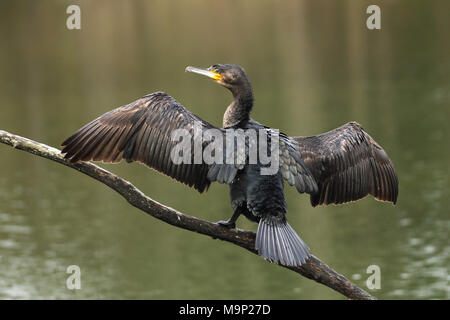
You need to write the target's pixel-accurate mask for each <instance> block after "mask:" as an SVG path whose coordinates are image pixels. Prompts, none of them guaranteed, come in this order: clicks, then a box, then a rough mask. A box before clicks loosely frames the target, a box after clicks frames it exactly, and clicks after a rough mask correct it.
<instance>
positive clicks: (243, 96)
mask: <svg viewBox="0 0 450 320" xmlns="http://www.w3.org/2000/svg"><path fill="white" fill-rule="evenodd" d="M231 92H232V93H233V102H231V104H230V105H229V106H228V108H227V110H226V111H225V114H224V115H223V127H224V128H227V127H232V126H236V125H239V124H240V123H242V122H245V121H247V120H248V119H250V111H251V110H252V107H253V91H252V88H251V86H250V84H248V85H246V86H244V87H241V88H240V89H239V90H237V91H235V92H233V90H232V91H231Z"/></svg>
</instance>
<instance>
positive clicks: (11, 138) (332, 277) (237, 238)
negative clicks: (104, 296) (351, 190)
mask: <svg viewBox="0 0 450 320" xmlns="http://www.w3.org/2000/svg"><path fill="white" fill-rule="evenodd" d="M0 142H1V143H4V144H7V145H10V146H12V147H13V148H16V149H20V150H23V151H26V152H29V153H32V154H34V155H37V156H40V157H44V158H47V159H50V160H52V161H55V162H58V163H60V164H63V165H65V166H68V167H70V168H73V169H76V170H78V171H81V172H82V173H84V174H86V175H88V176H90V177H92V178H94V179H96V180H98V181H100V182H102V183H104V184H106V185H107V186H108V187H110V188H111V189H113V190H114V191H116V192H118V193H119V194H120V195H121V196H122V197H124V198H125V199H126V200H127V201H128V202H129V203H130V204H131V205H132V206H134V207H136V208H138V209H140V210H142V211H144V212H145V213H147V214H149V215H151V216H153V217H155V218H157V219H160V220H162V221H164V222H167V223H169V224H171V225H173V226H175V227H178V228H182V229H186V230H190V231H195V232H198V233H201V234H204V235H207V236H210V237H212V238H214V239H220V240H224V241H228V242H231V243H233V244H235V245H238V246H240V247H242V248H245V249H247V250H249V251H251V252H253V253H255V254H257V252H256V250H255V247H254V242H255V233H254V232H251V231H244V230H236V229H227V228H224V227H222V226H220V225H218V224H216V223H212V222H209V221H205V220H201V219H198V218H195V217H192V216H189V215H186V214H183V213H181V212H178V211H176V210H174V209H172V208H170V207H167V206H165V205H162V204H160V203H158V202H156V201H154V200H152V199H151V198H149V197H147V196H146V195H145V194H144V193H142V192H141V191H140V190H139V189H137V188H136V187H135V186H133V185H132V184H131V183H130V182H128V181H126V180H124V179H122V178H120V177H118V176H116V175H115V174H113V173H111V172H109V171H107V170H105V169H103V168H100V167H99V166H96V165H95V164H92V163H90V162H80V163H74V164H72V163H69V162H68V161H66V160H65V159H64V157H63V156H62V155H61V152H60V150H59V149H56V148H53V147H50V146H47V145H45V144H42V143H39V142H36V141H33V140H30V139H27V138H24V137H21V136H18V135H14V134H11V133H8V132H6V131H3V130H0ZM283 267H284V266H283ZM285 268H288V269H290V270H292V271H294V272H297V273H299V274H300V275H302V276H304V277H307V278H309V279H312V280H314V281H317V282H319V283H321V284H324V285H326V286H328V287H330V288H332V289H334V290H336V291H337V292H340V293H341V294H343V295H344V296H346V297H347V298H349V299H361V300H373V299H376V298H375V297H373V296H372V295H370V294H369V293H367V292H366V291H364V290H363V289H361V288H359V287H357V286H356V285H355V284H353V283H352V282H350V281H349V280H348V279H347V278H345V277H344V276H343V275H341V274H338V273H337V272H336V271H334V270H333V269H331V268H330V267H329V266H328V265H326V264H325V263H323V262H322V261H320V260H319V259H318V258H317V257H315V256H313V255H312V256H311V257H310V259H308V261H307V262H306V263H305V264H303V265H302V266H301V267H285Z"/></svg>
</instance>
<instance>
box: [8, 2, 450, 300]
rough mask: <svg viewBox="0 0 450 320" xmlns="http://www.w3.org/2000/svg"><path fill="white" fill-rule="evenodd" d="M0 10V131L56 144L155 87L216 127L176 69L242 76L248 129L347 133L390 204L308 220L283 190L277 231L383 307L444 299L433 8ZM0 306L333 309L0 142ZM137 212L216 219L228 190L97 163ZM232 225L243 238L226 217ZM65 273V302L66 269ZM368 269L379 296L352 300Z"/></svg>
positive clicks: (444, 152)
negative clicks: (60, 303) (73, 272)
mask: <svg viewBox="0 0 450 320" xmlns="http://www.w3.org/2000/svg"><path fill="white" fill-rule="evenodd" d="M372 2H376V1H361V0H358V1H357V0H355V1H325V0H323V1H300V2H298V1H295V2H294V1H292V2H285V3H284V4H283V5H281V4H278V2H271V1H261V2H258V4H257V5H255V3H253V2H250V1H227V2H216V1H215V2H213V3H211V2H210V1H189V2H188V1H177V2H174V1H149V2H146V1H127V2H125V1H77V2H76V3H77V4H80V7H81V12H82V25H81V27H82V28H81V30H72V31H69V30H68V29H67V28H66V18H67V16H68V15H67V14H66V7H67V5H68V4H70V2H67V1H66V2H61V1H48V0H45V1H39V2H38V1H1V2H0V39H1V41H0V70H1V71H0V129H3V130H7V131H10V132H12V133H16V134H19V135H23V136H26V137H29V138H31V139H34V140H38V141H41V142H44V143H46V144H49V145H52V146H58V145H59V144H60V143H61V142H62V141H63V140H64V139H65V138H66V137H68V136H69V135H70V134H72V133H73V132H74V131H75V130H76V129H78V128H79V127H80V126H81V125H83V124H85V123H87V122H88V121H90V120H92V119H93V118H94V117H96V116H98V115H100V114H102V113H103V112H106V111H108V110H110V109H112V108H113V107H117V106H119V105H122V104H126V103H128V102H130V101H133V100H134V99H136V98H138V97H141V96H143V95H145V94H147V93H150V92H153V91H157V90H163V91H166V92H168V93H169V94H171V95H172V96H174V97H175V98H177V99H178V100H179V101H180V102H181V103H183V104H184V105H185V106H186V107H188V108H189V109H190V110H191V111H193V112H194V113H196V114H197V115H199V116H200V117H202V118H203V119H205V120H207V121H209V122H211V123H213V124H216V125H220V124H221V122H222V113H223V111H224V109H225V107H226V106H227V105H228V103H229V100H230V95H229V93H228V92H227V91H226V90H224V89H223V88H221V87H220V86H217V85H216V84H214V83H213V82H212V81H209V80H207V79H204V78H202V77H198V76H195V75H192V74H187V73H185V72H184V68H185V67H186V66H187V65H195V66H204V67H206V66H209V65H211V64H214V63H220V62H231V63H236V64H240V65H242V66H243V67H244V68H245V69H246V70H247V72H248V74H249V77H250V79H251V81H252V84H253V86H254V91H255V97H256V106H255V109H254V112H253V118H254V119H256V120H258V121H260V122H262V123H264V124H266V125H269V126H271V127H274V128H280V129H281V130H282V131H284V132H287V133H288V134H290V135H310V134H318V133H321V132H324V131H328V130H330V129H333V128H335V127H337V126H340V125H342V124H344V123H346V122H348V121H351V120H354V121H358V122H359V123H361V124H362V125H363V127H364V128H365V129H366V131H368V132H369V133H370V134H371V135H372V137H374V138H375V139H376V140H377V142H378V143H380V144H381V145H382V146H383V147H384V149H385V150H386V151H387V152H388V154H389V156H390V157H391V159H392V160H393V162H394V165H395V167H396V170H397V172H398V175H399V179H400V195H399V201H398V204H397V205H396V206H392V205H390V204H386V203H381V202H378V201H375V200H373V199H372V198H366V199H364V200H361V201H358V202H356V203H351V204H347V205H343V206H330V207H319V208H311V206H310V205H309V199H308V197H306V196H302V195H299V194H297V193H296V191H295V190H294V189H292V188H288V189H287V190H286V191H287V201H288V207H289V212H288V219H289V221H290V223H291V225H292V226H293V227H294V228H295V229H296V230H297V231H298V233H299V234H300V235H301V237H302V238H303V239H304V240H305V241H306V242H307V243H308V244H309V246H310V247H311V249H312V252H313V253H314V254H315V255H316V256H318V257H319V258H321V259H322V260H323V261H325V262H326V263H327V264H329V265H330V266H332V267H333V268H334V269H335V270H337V271H338V272H340V273H342V274H344V275H346V276H347V277H348V278H349V279H351V280H352V281H354V282H355V283H356V284H357V285H359V286H361V287H362V288H364V289H366V290H368V291H369V292H370V293H372V294H373V295H375V296H376V297H378V298H382V299H407V298H408V299H431V298H438V299H449V298H450V293H449V284H448V279H449V278H448V277H449V275H448V267H449V264H450V258H449V256H450V246H449V237H448V233H449V227H450V222H449V221H450V209H449V208H450V201H449V198H450V181H449V176H450V172H449V171H450V170H449V163H450V151H449V139H450V134H449V133H450V132H449V131H450V130H449V127H450V126H449V121H450V111H449V110H450V81H449V80H450V41H449V37H448V34H449V31H450V21H449V19H448V12H450V10H449V9H450V2H448V1H446V0H444V1H406V0H405V1H383V2H381V4H380V7H381V11H382V23H381V30H374V31H370V30H368V29H367V28H366V26H365V19H366V18H367V14H366V13H365V10H366V8H367V6H368V5H370V4H373V3H372ZM0 153H1V157H0V298H3V299H18V298H19V299H22V298H32V299H36V298H39V299H40V298H56V299H61V298H69V299H94V298H105V299H121V298H132V299H172V298H177V299H183V298H186V299H210V298H211V299H241V298H247V299H249V298H250V299H323V298H325V299H342V298H343V296H341V295H340V294H338V293H336V292H334V291H332V290H331V289H329V288H327V287H324V286H322V285H320V284H317V283H315V282H313V281H311V280H308V279H305V278H302V277H299V276H298V275H297V274H295V273H293V272H289V271H287V270H285V269H284V268H279V267H276V266H274V265H271V264H269V263H267V262H265V261H263V260H262V259H260V258H259V257H257V256H255V255H253V254H250V253H248V252H246V251H244V250H242V249H240V248H238V247H236V246H233V245H231V244H228V243H224V242H220V241H218V240H215V241H214V240H211V239H210V238H207V237H204V236H201V235H198V234H195V233H192V232H188V231H184V230H181V229H176V228H174V227H172V226H169V225H166V224H164V223H162V222H160V221H158V220H155V219H153V218H151V217H149V216H147V215H146V214H143V213H142V212H140V211H138V210H137V209H134V208H132V207H130V206H129V205H128V204H127V203H126V202H125V201H124V200H123V199H122V198H121V197H119V196H118V195H117V194H115V193H114V192H113V191H111V190H109V189H107V187H105V186H104V185H102V184H100V183H98V182H95V181H94V180H92V179H90V178H88V177H86V176H83V175H81V174H79V173H78V172H76V171H74V170H71V169H69V168H66V167H63V166H61V165H58V164H56V163H54V162H51V161H48V160H45V159H41V158H37V157H35V156H32V155H30V154H27V153H24V152H19V151H15V150H13V149H11V148H9V147H7V146H3V145H1V146H0ZM104 167H106V168H107V169H108V170H111V171H113V172H115V173H117V174H119V175H120V176H122V177H124V178H125V179H127V180H129V181H131V182H133V183H134V184H135V185H136V186H137V187H138V188H140V189H141V190H142V191H144V192H145V193H146V194H148V195H149V196H150V197H152V198H153V199H155V200H157V201H159V202H162V203H164V204H166V205H168V206H171V207H173V208H175V209H177V210H180V211H182V212H184V213H187V214H190V215H194V216H197V217H200V218H203V219H207V220H211V221H217V220H221V219H225V218H228V217H229V216H230V215H231V206H230V203H229V198H228V190H227V187H225V186H223V185H213V186H212V187H211V188H210V190H209V192H208V193H207V194H204V195H200V194H197V193H196V192H195V191H193V190H189V189H188V188H186V187H185V186H184V185H181V184H178V183H176V182H174V181H172V180H170V179H169V178H167V177H165V176H163V175H160V174H157V173H155V172H153V171H151V170H148V169H146V168H145V167H143V166H140V165H138V164H119V165H104ZM238 226H239V227H240V228H246V229H251V230H255V229H256V225H255V224H252V223H250V222H247V221H245V220H244V219H242V218H241V219H240V220H239V221H238ZM70 265H77V266H79V267H80V269H81V286H82V288H81V290H68V289H67V287H66V279H67V277H68V274H66V268H67V267H68V266H70ZM370 265H378V266H379V267H380V270H381V289H378V290H369V289H367V287H366V279H367V278H368V277H369V276H370V275H369V274H367V273H366V270H367V267H368V266H370Z"/></svg>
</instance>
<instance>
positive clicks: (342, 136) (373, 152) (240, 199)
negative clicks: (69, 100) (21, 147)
mask: <svg viewBox="0 0 450 320" xmlns="http://www.w3.org/2000/svg"><path fill="white" fill-rule="evenodd" d="M186 71H190V72H195V73H199V74H202V75H205V76H208V77H210V78H212V79H214V80H215V81H216V82H217V83H219V84H221V85H223V86H224V87H226V88H228V89H229V90H230V91H231V92H232V94H233V101H232V103H231V104H230V105H229V106H228V108H227V110H226V111H225V114H224V118H223V128H215V127H214V126H213V125H211V124H209V123H207V122H206V121H203V120H201V119H200V118H199V117H197V116H196V115H194V114H193V113H191V112H190V111H189V110H187V109H186V108H185V107H183V106H182V105H181V104H180V103H179V102H177V101H176V100H175V99H174V98H172V97H171V96H169V95H168V94H166V93H163V92H155V93H152V94H149V95H147V96H145V97H143V98H141V99H138V100H136V101H134V102H132V103H130V104H128V105H126V106H122V107H119V108H117V109H114V110H112V111H109V112H107V113H105V114H103V115H102V116H100V117H99V118H97V119H95V120H93V121H91V122H90V123H88V124H86V125H85V126H84V127H82V128H81V129H79V130H78V131H77V132H76V133H74V134H73V135H72V136H71V137H69V138H68V139H67V140H65V141H64V142H63V143H62V145H63V146H64V149H63V151H62V152H63V153H65V158H66V159H69V160H70V161H71V162H77V161H90V160H95V161H103V162H109V163H114V162H119V161H121V160H122V159H125V160H126V161H128V162H131V161H139V162H142V163H144V164H145V165H147V166H149V167H151V168H153V169H156V170H158V171H159V172H162V173H164V174H166V175H168V176H170V177H172V178H174V179H175V180H177V181H179V182H182V183H184V184H186V185H188V186H190V187H194V188H195V189H196V190H198V191H199V192H203V191H205V190H207V189H208V187H209V185H210V183H211V182H214V181H217V182H219V183H226V184H228V185H229V186H230V196H231V204H232V207H233V210H234V213H233V216H232V217H231V218H230V220H228V221H220V222H219V223H220V224H222V225H223V226H225V227H235V222H236V219H237V218H238V217H239V215H240V214H243V215H245V216H246V217H247V218H248V219H250V220H251V221H254V222H258V223H259V226H258V231H257V235H256V242H255V248H256V249H257V250H258V252H259V254H260V255H261V256H262V257H264V258H265V259H267V260H270V261H272V262H276V263H280V264H283V265H287V266H299V265H301V264H303V263H304V262H305V261H306V259H308V257H309V255H310V253H309V249H308V246H307V245H306V244H305V243H304V242H303V241H302V240H301V239H300V237H299V236H298V235H297V234H296V233H295V231H294V230H293V229H292V228H291V227H290V226H289V224H288V223H287V222H286V201H285V196H284V190H283V179H284V180H285V181H287V182H288V184H289V185H291V186H295V187H296V189H297V190H298V191H299V192H300V193H308V194H310V196H311V204H312V205H313V206H316V205H319V204H330V203H335V204H339V203H345V202H348V201H354V200H358V199H361V198H363V197H365V196H366V195H367V194H371V195H373V196H374V197H376V198H377V199H380V200H385V201H391V202H393V203H396V201H397V195H398V178H397V175H396V173H395V170H394V167H393V165H392V162H391V160H390V159H389V157H388V156H387V154H386V153H385V151H384V150H383V149H382V148H381V147H380V146H379V145H378V144H377V143H376V142H375V141H374V140H373V139H372V138H371V137H370V136H369V135H368V134H367V133H366V132H364V130H363V129H362V128H361V126H360V125H359V124H357V123H356V122H350V123H348V124H346V125H344V126H342V127H340V128H337V129H335V130H332V131H330V132H327V133H324V134H321V135H317V136H311V137H289V136H287V135H285V134H283V133H279V150H278V155H279V170H277V171H276V173H274V174H270V175H262V174H261V168H263V167H267V165H264V164H263V163H262V162H261V161H260V159H259V158H258V161H257V162H256V163H249V161H248V160H249V159H250V157H251V155H250V151H249V150H251V149H249V148H250V144H251V143H250V142H248V141H247V143H246V147H245V148H243V149H245V150H237V149H236V150H230V147H227V145H226V144H225V143H224V144H222V145H220V147H219V149H218V151H223V153H224V158H225V155H227V154H230V152H233V151H234V152H235V153H236V154H241V155H244V158H245V159H246V162H245V164H242V163H228V162H227V163H225V162H224V163H220V162H217V161H216V162H214V163H206V162H205V161H203V162H201V163H198V164H193V163H194V160H195V159H196V157H197V156H198V154H197V153H196V152H199V151H198V150H197V151H195V150H196V149H195V147H194V145H200V146H201V150H200V152H202V151H203V150H205V148H207V147H208V145H209V144H210V143H211V141H209V140H208V139H201V136H196V135H195V132H194V131H195V129H194V128H195V127H196V126H197V127H199V128H200V130H201V132H202V133H203V134H206V133H207V132H208V130H209V129H217V130H218V131H217V132H219V134H220V135H222V136H223V138H224V140H225V137H226V134H227V132H229V131H230V129H234V131H232V132H245V133H247V132H250V130H263V132H264V133H266V134H267V136H269V137H276V135H277V132H276V131H275V130H274V129H271V128H269V127H265V126H263V125H261V124H259V123H258V122H256V121H254V120H253V119H251V118H250V111H251V109H252V107H253V92H252V88H251V85H250V82H249V80H248V78H247V76H246V74H245V72H244V70H243V69H242V68H241V67H239V66H236V65H229V64H221V65H213V66H212V67H210V68H208V69H199V68H194V67H188V68H186ZM175 129H185V130H186V132H188V133H190V134H191V135H192V137H193V138H192V141H190V143H191V146H192V148H190V154H187V158H188V159H189V160H190V161H187V162H183V163H180V164H175V163H174V162H173V161H172V160H171V152H172V151H173V150H174V147H175V146H176V145H177V143H178V142H177V141H173V139H172V136H171V135H172V133H173V131H174V130H175ZM239 130H240V131H239ZM232 138H233V139H234V140H235V141H237V139H238V134H235V135H234V136H233V137H232ZM261 139H266V138H265V137H263V138H261V137H259V138H258V139H257V140H256V144H258V145H259V146H261V141H263V142H264V140H261ZM267 139H268V138H267ZM267 143H268V146H267V148H269V147H270V146H271V143H272V140H270V139H268V140H267ZM274 146H275V145H274ZM227 148H228V149H227Z"/></svg>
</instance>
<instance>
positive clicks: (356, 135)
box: [291, 122, 398, 206]
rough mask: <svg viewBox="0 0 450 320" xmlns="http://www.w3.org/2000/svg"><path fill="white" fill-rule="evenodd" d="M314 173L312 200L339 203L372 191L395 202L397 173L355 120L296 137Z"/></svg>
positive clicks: (376, 196) (314, 203) (307, 163)
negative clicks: (326, 130) (331, 128)
mask: <svg viewBox="0 0 450 320" xmlns="http://www.w3.org/2000/svg"><path fill="white" fill-rule="evenodd" d="M291 139H293V140H295V141H296V142H297V144H298V148H299V152H300V154H301V157H302V159H303V161H304V163H305V165H306V167H308V169H309V171H310V172H311V173H312V175H313V176H314V179H315V181H316V182H317V185H318V192H317V193H316V194H312V195H311V204H312V205H313V206H317V205H320V204H340V203H345V202H349V201H356V200H358V199H361V198H364V197H365V196H366V195H368V194H371V195H373V196H374V197H375V198H376V199H378V200H383V201H390V202H393V203H394V204H395V203H396V202H397V197H398V176H397V173H396V172H395V169H394V165H393V164H392V161H391V160H390V159H389V157H388V155H387V154H386V152H385V151H384V150H383V148H381V147H380V146H379V145H378V144H377V143H376V142H375V140H373V139H372V137H370V136H369V135H368V134H367V133H366V132H365V131H364V129H363V128H362V127H361V126H360V125H359V124H358V123H356V122H350V123H347V124H345V125H343V126H342V127H339V128H337V129H334V130H332V131H329V132H326V133H323V134H320V135H317V136H310V137H293V138H291Z"/></svg>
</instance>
